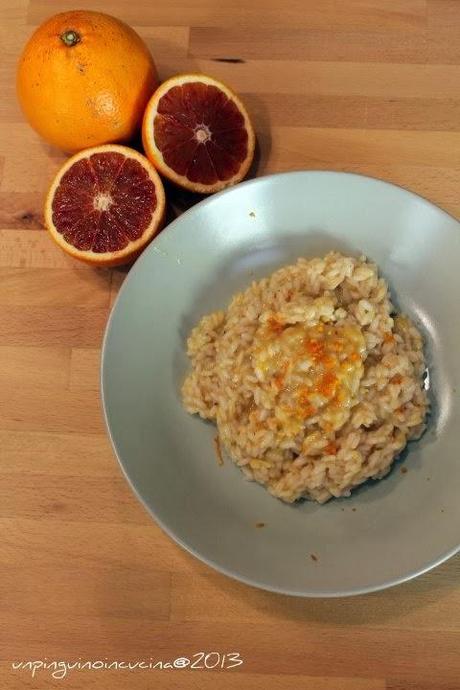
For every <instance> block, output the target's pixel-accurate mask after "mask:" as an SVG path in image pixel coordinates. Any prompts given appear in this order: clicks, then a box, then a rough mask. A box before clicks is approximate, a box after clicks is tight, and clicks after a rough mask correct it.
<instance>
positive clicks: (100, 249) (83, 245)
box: [45, 144, 165, 266]
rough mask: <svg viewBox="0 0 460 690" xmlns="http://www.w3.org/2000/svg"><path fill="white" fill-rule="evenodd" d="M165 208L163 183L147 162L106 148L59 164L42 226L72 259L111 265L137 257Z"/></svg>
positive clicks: (119, 148)
mask: <svg viewBox="0 0 460 690" xmlns="http://www.w3.org/2000/svg"><path fill="white" fill-rule="evenodd" d="M164 210H165V194H164V189H163V184H162V182H161V179H160V177H159V176H158V173H157V172H156V170H155V168H154V167H153V165H152V164H151V163H150V162H149V161H148V160H147V158H145V156H142V155H141V154H140V153H138V152H137V151H133V150H132V149H130V148H128V147H127V146H118V145H115V144H107V145H105V146H96V147H94V148H90V149H86V150H84V151H81V152H80V153H77V154H76V155H75V156H72V157H71V158H69V160H68V161H67V162H66V163H65V164H64V165H63V166H62V168H61V169H60V170H59V172H58V173H57V175H56V177H55V178H54V180H53V182H52V184H51V187H50V189H49V192H48V195H47V197H46V201H45V224H46V227H47V229H48V231H49V232H50V234H51V236H52V238H53V239H54V240H55V241H56V242H57V244H58V245H59V246H60V247H61V248H62V249H63V250H64V251H65V252H67V253H68V254H70V255H71V256H73V257H75V258H76V259H80V260H81V261H85V262H86V263H89V264H92V265H94V266H116V265H119V264H124V263H128V262H129V261H132V260H133V259H135V258H136V256H138V254H139V253H140V252H141V251H142V250H143V249H144V247H145V246H146V245H147V244H148V243H149V242H150V240H151V239H152V238H153V237H154V235H155V234H156V233H157V232H158V230H159V228H160V227H161V223H162V221H163V217H164Z"/></svg>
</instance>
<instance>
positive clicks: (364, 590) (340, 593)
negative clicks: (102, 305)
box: [99, 168, 460, 599]
mask: <svg viewBox="0 0 460 690" xmlns="http://www.w3.org/2000/svg"><path fill="white" fill-rule="evenodd" d="M305 174H308V175H311V174H315V175H321V176H334V177H347V178H348V177H357V178H361V179H365V180H370V181H371V182H375V183H378V184H381V185H385V186H389V187H394V188H396V189H398V190H401V191H403V192H404V193H405V194H408V195H410V196H412V197H414V198H416V199H417V200H418V201H422V202H423V203H424V205H426V206H428V207H430V208H432V209H433V208H434V209H436V211H437V212H438V213H441V214H442V215H444V216H445V217H446V218H448V219H449V220H450V221H454V222H455V223H456V224H457V225H458V226H459V230H460V221H459V220H458V219H457V218H456V217H455V216H454V215H452V214H451V213H449V212H448V211H446V210H445V209H443V208H441V207H440V206H437V205H436V204H435V203H433V202H432V201H430V200H429V199H427V198H426V197H424V196H422V195H420V194H417V193H416V192H413V191H411V190H410V189H407V188H406V187H403V186H402V185H399V184H395V183H394V182H389V181H388V180H383V179H381V178H379V177H373V176H370V175H364V174H362V173H357V172H346V171H342V170H318V169H314V168H311V169H302V170H291V171H287V172H280V173H272V174H269V175H262V176H260V177H255V178H253V179H250V180H245V181H244V182H241V183H239V184H237V185H234V186H231V187H227V188H226V189H223V190H221V191H220V192H217V193H216V194H212V195H210V196H207V197H205V198H204V199H202V200H201V201H199V202H198V203H196V204H194V205H193V206H191V207H190V208H188V209H187V210H186V211H184V212H183V213H182V214H181V215H180V216H178V217H177V218H175V219H174V220H172V221H171V222H170V223H168V225H166V226H165V227H164V228H163V229H162V230H161V232H160V233H158V234H157V235H156V236H155V237H154V238H153V240H152V241H151V242H150V243H149V245H148V246H147V247H146V248H145V250H144V251H143V252H142V254H141V255H140V256H139V257H138V259H137V260H136V261H135V262H134V264H133V265H132V266H131V267H130V269H129V271H128V273H127V275H126V278H125V280H124V281H123V284H122V286H121V288H120V290H119V291H118V294H117V297H116V298H115V301H114V303H113V305H112V307H111V310H110V314H109V317H108V319H107V323H106V326H105V331H104V337H103V340H102V346H101V355H100V376H99V384H100V400H101V406H102V412H103V419H104V423H105V427H106V431H107V434H108V437H109V440H110V444H111V446H112V450H113V453H114V455H115V457H116V459H117V461H118V465H119V467H120V469H121V472H122V474H123V475H124V477H125V479H126V481H127V483H128V485H129V486H130V488H131V490H132V492H133V493H134V495H135V496H136V498H137V499H138V501H139V502H140V503H141V504H142V505H143V507H144V508H145V510H146V511H147V513H148V514H149V515H150V517H151V518H153V520H154V521H155V522H156V523H157V525H158V526H159V527H160V528H161V530H162V531H163V532H164V533H165V534H166V535H167V536H168V537H170V538H171V539H172V540H173V541H174V542H175V543H176V544H177V545H178V546H180V547H182V548H183V549H184V550H185V551H187V552H188V553H189V554H191V555H192V556H194V557H195V558H197V559H198V560H199V561H201V562H202V563H205V564H206V565H208V566H209V567H211V568H213V569H214V570H216V571H217V572H219V573H221V574H223V575H226V576H227V577H229V578H231V579H233V580H237V581H239V582H242V583H244V584H246V585H250V586H251V587H255V588H257V589H261V590H264V591H267V592H273V593H275V594H284V595H287V596H292V597H302V598H311V599H322V598H323V599H337V598H341V597H349V596H358V595H360V594H370V593H372V592H378V591H383V590H386V589H389V588H391V587H395V586H397V585H400V584H403V583H404V582H409V581H410V580H413V579H414V578H416V577H419V576H421V575H423V574H425V573H427V572H429V571H430V570H432V569H434V568H436V567H438V566H439V565H441V564H442V563H444V562H446V561H447V560H449V559H450V558H452V557H453V556H455V555H456V554H457V553H459V552H460V542H459V543H458V544H457V545H456V546H454V547H453V548H452V549H449V550H448V551H445V552H442V553H440V554H439V555H438V556H437V557H436V558H435V559H433V560H432V561H430V562H429V563H427V564H426V565H425V566H422V567H418V568H416V569H414V570H410V571H409V572H407V573H405V574H404V575H402V576H400V577H396V578H393V579H391V580H388V581H386V582H383V583H379V584H375V585H370V586H368V587H349V588H347V589H344V590H337V591H331V590H325V591H321V590H295V589H288V588H284V587H276V586H273V585H270V584H267V583H261V582H260V581H258V580H254V579H252V578H250V577H246V576H245V575H242V574H241V573H239V572H237V571H232V570H231V569H230V568H228V567H225V566H223V565H221V564H220V563H217V562H215V561H214V560H213V559H212V558H209V557H208V556H206V555H205V554H203V553H201V552H200V551H199V550H197V549H195V548H194V547H193V546H191V545H190V544H188V543H186V542H185V541H183V540H182V539H181V538H180V537H179V536H178V535H177V534H176V533H175V532H174V530H172V529H171V528H169V527H168V525H167V524H166V523H165V522H164V521H163V520H162V519H161V518H160V517H159V516H158V515H157V513H156V511H155V509H154V507H152V506H151V505H149V504H148V503H147V501H146V500H145V499H144V498H143V496H142V495H141V494H140V492H139V490H138V489H137V487H136V486H135V484H134V483H133V481H132V480H131V478H130V476H129V474H128V470H127V468H126V467H125V464H124V462H123V459H122V457H121V453H120V452H119V451H118V447H117V444H116V441H115V439H114V436H113V434H112V430H111V426H110V420H109V414H108V409H107V401H106V388H105V380H106V376H107V362H106V352H107V348H108V341H109V338H110V335H111V330H112V326H113V321H114V317H115V313H116V311H117V307H118V305H119V303H120V302H121V299H122V298H123V294H124V292H125V291H126V290H127V289H128V285H129V283H130V282H131V281H132V280H133V276H134V275H135V274H136V273H137V271H139V270H140V267H141V266H142V264H143V262H144V261H145V260H146V257H147V256H148V254H149V253H152V252H154V253H155V243H156V242H157V240H158V239H159V238H161V237H162V236H164V235H165V234H167V233H169V232H170V231H171V229H172V228H174V225H176V224H177V223H178V222H179V221H180V222H182V219H183V218H184V216H188V215H191V214H193V213H194V212H195V209H196V208H197V207H200V208H201V207H206V206H208V205H209V204H212V203H214V201H215V199H218V198H220V197H221V196H224V195H228V194H232V193H235V192H236V191H237V190H238V189H239V188H241V187H252V186H255V185H257V184H260V183H262V182H265V181H266V180H267V179H271V180H276V179H278V178H286V177H289V176H296V175H305Z"/></svg>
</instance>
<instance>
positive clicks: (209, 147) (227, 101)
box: [143, 75, 254, 193]
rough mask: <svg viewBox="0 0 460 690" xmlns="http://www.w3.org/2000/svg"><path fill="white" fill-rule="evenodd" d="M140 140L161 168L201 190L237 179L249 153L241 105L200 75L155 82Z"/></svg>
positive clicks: (250, 145)
mask: <svg viewBox="0 0 460 690" xmlns="http://www.w3.org/2000/svg"><path fill="white" fill-rule="evenodd" d="M143 141H144V147H145V150H146V153H147V155H148V157H149V158H150V160H151V161H152V162H153V164H154V165H155V166H156V167H157V168H158V169H159V170H160V172H162V173H163V174H164V175H166V176H167V177H169V178H170V179H171V180H173V181H174V182H176V183H177V184H179V185H181V186H183V187H186V188H187V189H192V190H194V191H200V192H205V193H206V192H213V191H217V190H218V189H222V188H223V187H226V186H228V185H229V184H234V183H236V182H239V181H240V180H241V179H242V178H243V177H244V175H245V174H246V173H247V171H248V168H249V166H250V164H251V161H252V158H253V153H254V132H253V129H252V125H251V123H250V120H249V117H248V114H247V112H246V110H245V108H244V106H243V104H242V103H241V101H240V100H239V98H238V97H237V96H236V95H235V94H234V93H233V92H232V91H230V89H228V87H226V86H225V85H224V84H221V83H220V82H218V81H217V80H215V79H213V78H211V77H208V76H205V75H179V76H177V77H172V78H171V79H169V80H168V81H167V82H165V83H164V84H162V85H161V86H160V87H159V89H158V90H157V91H156V92H155V94H154V95H153V96H152V98H151V100H150V102H149V105H148V106H147V110H146V113H145V116H144V123H143Z"/></svg>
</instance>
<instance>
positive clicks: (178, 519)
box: [102, 172, 460, 596]
mask: <svg viewBox="0 0 460 690" xmlns="http://www.w3.org/2000/svg"><path fill="white" fill-rule="evenodd" d="M331 249H338V250H341V251H344V252H347V253H348V252H349V253H352V254H359V253H364V254H366V255H367V256H369V257H370V258H372V259H373V260H375V261H376V262H377V263H378V265H379V267H380V269H381V271H382V273H383V275H384V277H385V278H386V279H387V280H388V281H389V283H390V287H391V289H392V294H393V297H394V301H395V302H396V304H397V305H398V306H399V307H400V308H401V309H402V310H404V311H405V312H407V313H408V314H410V315H411V316H412V318H414V319H415V320H416V322H418V324H419V326H420V327H421V328H422V330H423V332H424V334H425V338H426V352H427V358H428V363H429V369H430V375H431V394H432V398H433V411H432V415H431V419H430V424H429V429H428V431H427V432H426V433H425V435H424V436H423V438H422V439H421V441H419V442H416V443H412V444H410V447H409V450H408V451H406V453H405V454H404V456H403V458H401V459H400V460H399V461H398V462H397V463H396V464H395V467H394V469H393V471H392V472H391V474H390V475H389V476H388V477H387V478H386V479H384V480H382V481H380V482H370V483H367V484H366V485H364V486H363V487H361V488H359V489H358V490H356V491H355V493H354V494H353V495H352V497H351V498H347V499H340V500H332V501H330V502H329V503H327V504H326V505H323V506H319V505H316V504H314V503H310V502H304V503H302V504H299V505H286V504H284V503H282V502H281V501H279V500H277V499H275V498H272V497H271V496H270V495H269V494H268V493H267V492H266V491H265V490H264V489H263V488H262V487H261V486H258V485H257V484H255V483H251V482H247V481H245V480H244V479H243V476H242V475H241V473H240V471H239V470H238V469H237V468H236V467H235V466H233V464H232V463H231V462H230V461H229V460H227V461H226V462H225V465H224V466H223V467H220V466H219V465H218V463H217V460H216V456H215V452H214V449H213V443H212V439H213V437H214V435H215V429H214V427H213V426H212V425H210V424H206V423H204V422H203V421H201V420H199V419H198V418H195V417H191V416H189V415H187V414H186V413H185V412H184V410H183V408H182V406H181V401H180V386H181V382H182V379H183V377H184V374H185V372H186V370H187V366H188V365H187V360H186V356H185V341H186V337H187V334H188V333H189V331H190V329H191V328H192V326H194V325H195V324H196V323H197V321H198V320H199V318H200V317H201V316H202V315H203V314H205V313H207V312H209V311H212V310H215V309H219V308H224V307H225V306H226V304H227V303H228V301H229V299H230V297H231V295H232V294H233V293H234V292H235V291H237V290H239V289H240V288H243V287H244V286H246V285H247V284H248V283H249V282H250V281H251V280H252V279H253V278H254V277H260V276H263V275H265V274H267V273H269V272H271V271H272V270H273V269H275V268H276V267H279V266H281V265H282V264H286V263H288V262H292V261H293V260H295V259H296V258H297V257H298V256H300V255H306V256H315V255H320V254H323V253H324V252H327V251H329V250H331ZM459 295H460V227H459V223H458V222H457V221H456V220H454V219H453V218H452V217H450V216H449V215H447V214H446V213H445V212H443V211H441V210H440V209H439V208H437V207H436V206H433V205H432V204H430V203H429V202H428V201H426V200H424V199H422V198H420V197H418V196H416V195H415V194H412V193H410V192H408V191H406V190H404V189H401V188H399V187H396V186H393V185H391V184H387V183H385V182H382V181H379V180H375V179H371V178H367V177H362V176H358V175H350V174H344V173H334V172H293V173H287V174H283V175H273V176H270V177H264V178H260V179H257V180H254V181H250V182H246V183H244V184H241V185H239V186H237V187H235V188H233V189H230V190H228V191H225V192H222V193H220V194H218V195H216V196H213V197H211V198H209V199H206V200H204V201H202V202H201V203H200V204H198V205H197V206H195V207H194V208H192V209H191V210H190V211H188V212H187V213H185V214H184V215H182V216H181V217H180V218H178V219H177V220H175V221H174V222H173V223H171V225H170V226H169V227H168V228H167V229H166V230H164V231H163V232H162V233H161V235H160V236H159V237H158V238H157V239H156V240H155V241H154V242H153V243H152V244H151V245H150V246H149V247H148V249H147V250H146V251H145V252H144V254H143V255H142V256H141V258H140V259H139V260H138V261H137V263H136V264H135V266H134V267H133V268H132V270H131V271H130V273H129V275H128V277H127V280H126V281H125V284H124V285H123V288H122V290H121V292H120V295H119V297H118V299H117V302H116V305H115V307H114V309H113V312H112V315H111V318H110V321H109V324H108V326H107V332H106V337H105V342H104V348H103V358H102V395H103V402H104V409H105V415H106V421H107V427H108V430H109V434H110V437H111V439H112V443H113V447H114V449H115V453H116V455H117V457H118V459H119V461H120V464H121V467H122V469H123V471H124V473H125V475H126V477H127V479H128V481H129V483H130V484H131V486H132V488H133V489H134V491H135V492H136V494H137V496H138V497H139V499H140V500H141V501H142V502H143V504H144V505H145V506H146V508H147V509H148V510H149V511H150V513H151V514H152V516H153V517H154V518H155V519H156V521H157V522H158V523H159V524H160V525H161V527H162V528H163V529H164V530H165V531H166V532H167V533H168V534H169V535H170V536H171V537H172V538H173V539H175V540H176V541H177V542H178V543H179V544H180V545H181V546H183V547H184V548H186V549H187V550H188V551H190V552H191V553H193V554H194V555H195V556H197V557H198V558H201V559H202V560H203V561H205V562H206V563H208V564H209V565H210V566H212V567H214V568H216V569H217V570H220V571H221V572H223V573H226V574H227V575H230V576H232V577H235V578H237V579H239V580H242V581H243V582H246V583H248V584H252V585H256V586H258V587H262V588H265V589H269V590H274V591H277V592H284V593H287V594H297V595H303V596H343V595H347V594H358V593H360V592H368V591H372V590H376V589H381V588H383V587H387V586H390V585H394V584H397V583H399V582H402V581H404V580H407V579H409V578H411V577H414V576H415V575H418V574H420V573H423V572H424V571H426V570H428V569H429V568H432V567H433V566H435V565H437V564H438V563H440V562H441V561H443V560H445V559H446V558H448V557H449V556H451V555H453V554H454V553H455V552H456V551H457V550H458V549H459V542H460V538H459V534H460V501H459V498H458V495H459V487H460V455H459V451H458V442H459V429H460V415H459V403H458V390H459V389H458V386H459V378H460V376H459V374H460V364H459V352H458V343H459V334H460V328H459V321H458V318H457V317H458V310H457V308H456V299H457V297H458V296H459ZM402 465H404V467H406V468H407V473H405V474H402V473H401V471H400V469H401V467H402ZM257 523H265V527H263V528H257V527H256V524H257ZM311 554H314V555H315V557H316V558H317V560H314V559H313V558H312V557H311Z"/></svg>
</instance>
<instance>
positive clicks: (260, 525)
mask: <svg viewBox="0 0 460 690" xmlns="http://www.w3.org/2000/svg"><path fill="white" fill-rule="evenodd" d="M256 527H257V528H258V529H260V528H261V527H265V522H256Z"/></svg>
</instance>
